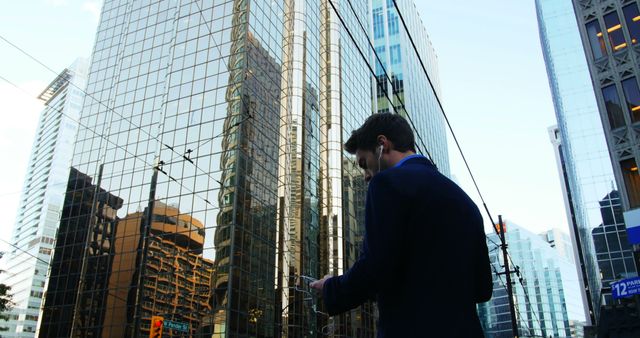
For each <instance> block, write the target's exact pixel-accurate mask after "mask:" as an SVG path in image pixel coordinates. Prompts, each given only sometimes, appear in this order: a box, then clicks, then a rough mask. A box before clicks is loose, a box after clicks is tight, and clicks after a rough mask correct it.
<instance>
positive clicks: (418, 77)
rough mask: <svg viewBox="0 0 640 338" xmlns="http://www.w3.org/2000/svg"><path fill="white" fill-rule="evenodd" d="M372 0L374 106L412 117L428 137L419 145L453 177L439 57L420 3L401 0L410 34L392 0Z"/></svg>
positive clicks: (425, 136)
mask: <svg viewBox="0 0 640 338" xmlns="http://www.w3.org/2000/svg"><path fill="white" fill-rule="evenodd" d="M369 2H370V6H371V11H372V15H371V20H372V21H371V27H372V29H371V31H372V33H370V34H369V36H370V37H372V42H373V43H374V46H375V53H374V52H373V51H371V50H370V48H369V49H367V50H369V51H370V54H371V62H372V64H375V65H376V67H375V70H376V77H377V81H376V82H377V83H376V85H375V86H374V93H375V94H376V95H375V97H374V111H376V112H392V113H393V112H398V113H400V114H403V115H406V116H408V117H409V118H410V120H411V122H412V123H413V125H414V126H415V131H416V133H417V134H419V135H420V137H422V139H423V140H424V143H425V144H424V145H422V143H421V141H420V139H419V138H416V141H417V142H418V145H419V146H420V147H422V148H423V149H422V150H423V151H424V152H426V151H429V152H430V153H431V155H432V156H433V160H434V162H435V163H436V165H437V166H438V169H440V171H441V172H442V173H443V174H445V175H447V176H448V175H450V168H449V154H448V148H447V139H446V130H445V124H444V117H443V115H442V110H441V109H440V107H439V105H438V103H437V98H436V97H441V90H440V79H439V73H438V61H437V56H436V53H435V50H434V48H433V46H432V45H431V41H429V38H428V35H427V32H426V29H425V27H424V24H423V23H422V21H421V19H420V16H419V13H418V11H417V10H416V8H415V3H414V2H413V1H411V0H399V1H397V4H398V6H399V8H400V11H401V13H402V14H403V17H404V19H405V22H406V24H407V26H408V29H409V32H408V33H407V31H406V30H405V29H404V26H403V25H402V22H401V21H400V18H399V16H398V12H397V10H396V8H395V6H394V3H393V1H391V0H371V1H369ZM409 34H411V37H413V39H414V42H415V43H416V46H417V49H418V52H419V53H420V57H421V58H422V61H423V62H424V63H425V68H426V69H427V72H428V74H429V78H430V79H431V81H432V83H433V85H434V87H435V91H434V90H433V89H432V88H431V86H430V85H429V81H428V79H427V77H426V76H425V75H424V73H423V71H422V67H421V65H420V61H419V60H418V57H417V55H416V52H415V51H414V50H413V47H412V45H411V41H410V40H409ZM418 37H419V38H418ZM376 54H377V57H376ZM378 57H379V58H380V61H378ZM385 70H386V74H385ZM387 75H388V78H387ZM390 101H391V102H392V104H390ZM424 148H426V150H425V149H424ZM424 155H425V156H426V155H427V154H424Z"/></svg>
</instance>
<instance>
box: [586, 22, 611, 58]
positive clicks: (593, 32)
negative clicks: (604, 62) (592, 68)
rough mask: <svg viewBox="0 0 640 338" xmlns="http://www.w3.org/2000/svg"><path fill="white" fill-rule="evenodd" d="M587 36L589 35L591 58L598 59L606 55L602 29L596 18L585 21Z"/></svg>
mask: <svg viewBox="0 0 640 338" xmlns="http://www.w3.org/2000/svg"><path fill="white" fill-rule="evenodd" d="M587 36H588V37H589V44H590V45H591V51H592V52H593V58H594V59H599V58H601V57H604V56H606V55H607V47H606V46H605V45H604V38H603V37H602V30H601V29H600V24H599V23H598V20H594V21H591V22H589V23H587Z"/></svg>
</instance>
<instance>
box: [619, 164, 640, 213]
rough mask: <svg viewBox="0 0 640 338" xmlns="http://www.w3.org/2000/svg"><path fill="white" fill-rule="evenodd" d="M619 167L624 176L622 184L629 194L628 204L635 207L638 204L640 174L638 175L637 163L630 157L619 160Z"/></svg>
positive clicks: (639, 200) (639, 199) (639, 198)
mask: <svg viewBox="0 0 640 338" xmlns="http://www.w3.org/2000/svg"><path fill="white" fill-rule="evenodd" d="M620 169H621V170H622V176H623V177H624V185H625V188H626V190H627V196H629V206H630V207H631V208H632V209H633V208H637V207H639V206H640V175H638V165H637V164H636V161H635V159H633V158H630V159H628V160H624V161H621V162H620Z"/></svg>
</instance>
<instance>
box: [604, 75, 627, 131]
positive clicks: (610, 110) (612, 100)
mask: <svg viewBox="0 0 640 338" xmlns="http://www.w3.org/2000/svg"><path fill="white" fill-rule="evenodd" d="M602 95H603V96H604V103H605V106H606V107H607V115H608V116H609V125H610V126H611V129H616V128H620V127H623V126H624V125H625V122H624V116H623V115H622V106H621V105H620V98H619V97H618V91H617V90H616V86H615V85H611V86H609V87H605V88H602Z"/></svg>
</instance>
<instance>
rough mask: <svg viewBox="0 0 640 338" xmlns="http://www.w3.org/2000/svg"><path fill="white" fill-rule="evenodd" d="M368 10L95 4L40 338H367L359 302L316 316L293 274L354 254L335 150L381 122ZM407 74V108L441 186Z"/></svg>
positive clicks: (358, 211) (353, 180) (357, 196)
mask: <svg viewBox="0 0 640 338" xmlns="http://www.w3.org/2000/svg"><path fill="white" fill-rule="evenodd" d="M401 3H404V2H401ZM368 5H369V4H368V3H367V2H351V3H349V2H346V1H344V0H331V1H328V0H327V1H315V0H286V1H269V0H226V1H212V0H204V1H187V0H182V1H179V0H178V1H176V0H144V1H125V0H106V1H105V2H104V6H103V8H102V15H101V18H100V23H99V26H98V32H97V34H96V43H95V47H94V51H93V56H92V61H91V68H90V72H89V79H88V84H87V92H88V95H87V96H86V98H85V101H84V105H83V109H82V114H81V117H80V121H81V123H82V125H83V126H84V127H82V128H80V130H79V132H78V137H77V142H76V143H75V148H74V155H73V161H72V169H71V172H70V174H69V176H68V180H67V182H66V183H67V189H66V194H65V200H64V208H63V213H62V216H61V220H60V231H59V233H58V236H57V244H56V247H55V251H54V256H53V263H52V267H51V273H50V275H51V277H50V282H49V285H48V289H47V291H46V298H45V305H44V308H43V311H42V316H41V319H40V321H41V322H40V329H39V335H40V336H42V337H60V336H65V337H67V336H72V337H80V336H82V337H85V336H92V337H96V336H100V337H122V336H127V337H131V336H134V337H136V336H137V337H142V336H148V334H149V330H150V325H151V318H152V316H155V317H161V318H162V319H163V320H164V321H165V327H164V332H165V333H164V335H165V336H179V335H185V334H186V335H190V336H194V337H280V336H286V337H302V336H319V335H322V334H325V335H327V334H329V335H333V336H337V337H362V336H366V337H369V336H374V335H375V311H376V310H375V307H374V306H373V305H372V304H365V305H364V306H362V307H360V308H358V309H356V310H353V311H351V312H349V313H347V314H344V315H341V316H338V317H335V318H332V319H329V318H328V317H327V316H326V315H325V314H324V313H323V311H322V310H323V309H322V304H321V303H320V300H319V299H318V297H317V294H316V293H314V292H312V291H311V290H309V289H308V286H307V282H305V281H304V279H303V278H302V276H311V277H315V278H319V277H322V276H323V275H325V274H328V273H329V274H341V273H343V272H344V271H345V270H346V269H347V268H349V267H350V266H351V265H352V264H353V263H354V262H355V260H356V259H357V258H358V255H359V252H360V244H361V242H362V235H363V225H364V212H363V208H364V197H365V192H366V185H365V182H364V180H363V175H362V172H361V170H360V169H359V168H358V166H357V164H356V163H355V162H354V157H353V156H352V155H349V154H347V153H345V152H344V151H343V149H342V145H343V143H344V141H345V140H346V139H347V138H348V137H349V136H350V134H351V131H352V130H354V129H356V128H357V127H359V126H360V125H361V124H362V122H363V121H364V120H365V118H366V117H367V116H369V115H370V114H371V113H372V112H376V111H378V110H379V109H378V108H376V107H377V106H376V104H377V102H373V106H372V94H371V93H372V87H373V86H375V82H374V81H373V80H372V79H373V77H372V76H371V74H370V72H369V67H368V65H367V63H368V62H370V60H365V59H363V58H362V56H361V55H360V54H359V52H358V48H359V49H360V50H362V51H366V50H367V48H369V43H368V41H367V39H368V38H369V36H368V34H367V32H369V29H368V28H369V23H367V22H365V21H363V18H367V17H370V12H369V7H368ZM334 6H335V10H337V11H338V13H339V14H340V17H341V18H342V19H343V20H344V22H345V25H346V26H347V27H348V28H349V31H350V33H351V34H349V32H347V30H346V29H345V27H344V26H343V25H342V24H341V23H340V20H339V18H338V15H337V14H336V11H335V10H334ZM387 6H388V4H387ZM403 6H408V4H405V5H403ZM410 9H411V8H407V9H406V10H405V14H406V15H407V17H408V18H410V19H409V21H410V23H411V25H412V27H414V28H415V27H419V26H417V25H418V24H417V22H416V21H415V20H417V16H415V15H414V13H410V12H415V10H413V11H412V10H410ZM360 24H363V25H364V27H365V29H361V28H360ZM398 29H399V30H400V31H402V28H401V27H400V28H398ZM422 32H423V30H420V31H416V32H412V34H413V35H414V36H418V35H421V34H420V33H422ZM352 39H353V40H352ZM401 48H404V49H405V52H403V54H402V55H404V56H406V60H412V57H411V56H410V55H411V54H410V49H409V48H410V46H409V45H407V44H404V45H403V46H402V47H401ZM420 48H425V47H424V46H423V47H420ZM421 53H422V54H423V56H428V57H427V62H432V61H433V54H432V50H431V49H426V50H424V51H421ZM410 62H413V63H410ZM415 62H416V60H413V61H407V62H404V63H403V68H402V71H400V70H398V74H399V75H400V74H405V75H404V76H405V82H404V83H405V84H404V88H405V93H406V94H405V95H407V101H406V104H407V111H408V112H409V114H412V115H411V116H412V119H414V121H415V122H416V125H417V129H418V131H419V132H420V134H421V135H423V137H425V138H429V140H428V143H427V144H428V146H429V150H430V151H431V152H432V153H433V154H434V157H435V159H436V163H437V164H438V166H439V167H440V169H441V170H442V171H443V172H444V173H446V174H448V171H449V169H448V160H447V157H446V142H445V138H444V130H440V129H438V128H439V127H438V125H437V124H433V125H431V124H430V123H431V117H430V116H431V115H433V116H437V115H438V114H440V112H439V111H438V110H437V109H435V108H434V109H431V108H427V107H435V103H434V102H433V101H432V99H433V96H429V97H424V95H421V96H418V95H415V96H413V97H412V98H410V97H411V95H408V94H409V93H410V91H409V89H408V88H410V87H411V86H413V85H414V84H415V86H416V88H415V89H411V93H414V91H415V93H418V92H420V91H421V90H425V92H426V90H427V89H425V88H427V84H426V83H425V81H426V79H423V78H421V79H417V78H416V79H413V78H412V76H413V74H420V73H419V72H418V71H412V70H411V69H410V67H413V66H415V65H416V63H415ZM372 64H373V63H372ZM394 64H395V63H394ZM412 65H413V66H412ZM429 67H434V66H433V65H431V64H430V66H429ZM430 69H435V68H430ZM416 76H418V75H416ZM434 81H435V82H436V84H437V83H438V82H437V75H435V73H434ZM418 86H421V87H418ZM429 93H431V92H429ZM432 94H433V95H435V93H432ZM373 101H375V96H374V98H373ZM415 107H420V108H421V109H422V110H421V111H418V110H417V109H416V108H415ZM413 114H415V115H413ZM440 125H442V123H441V120H440ZM426 126H429V128H428V129H427V127H426Z"/></svg>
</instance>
